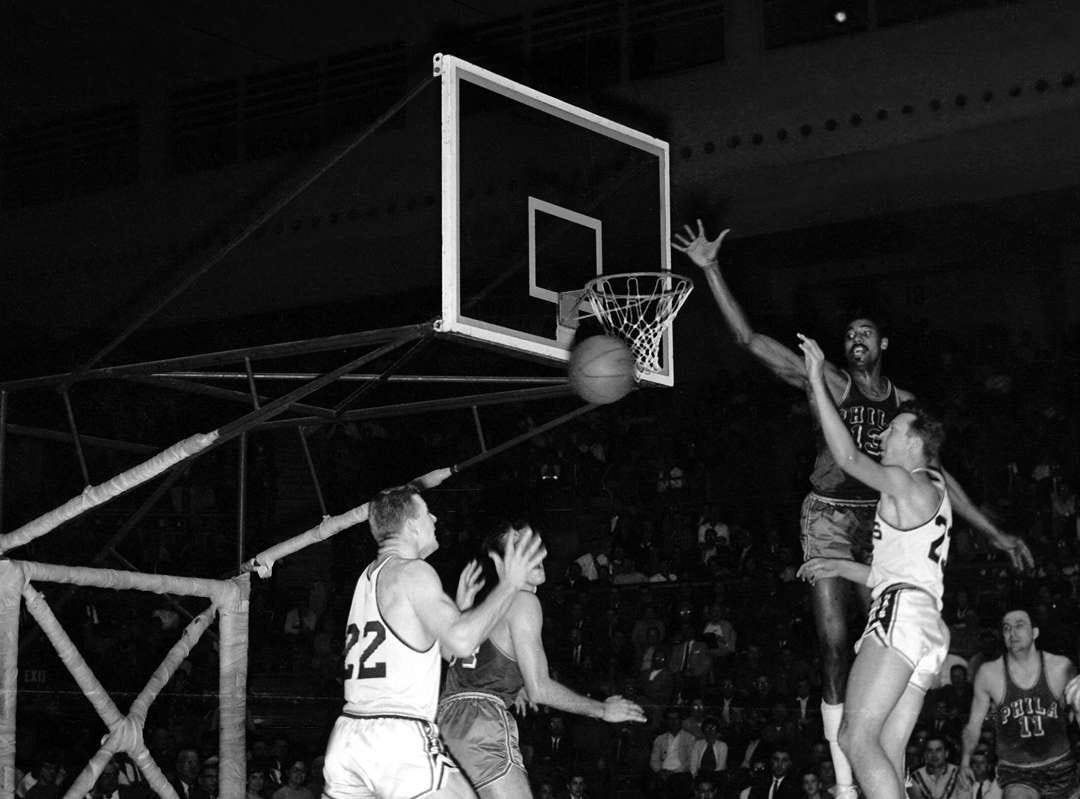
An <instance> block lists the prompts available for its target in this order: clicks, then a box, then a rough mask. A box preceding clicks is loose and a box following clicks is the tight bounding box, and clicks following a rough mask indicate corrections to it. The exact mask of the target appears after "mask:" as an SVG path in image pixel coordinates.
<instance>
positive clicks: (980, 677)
mask: <svg viewBox="0 0 1080 799" xmlns="http://www.w3.org/2000/svg"><path fill="white" fill-rule="evenodd" d="M993 662H996V661H991V663H993ZM990 665H991V664H990V663H987V664H985V665H983V666H982V667H981V668H980V669H979V670H978V671H977V672H975V683H974V685H973V686H972V698H971V713H970V714H968V721H967V725H966V726H965V727H964V732H963V734H962V735H961V736H960V746H961V749H960V773H961V775H962V776H963V778H964V780H965V781H966V782H967V783H968V784H971V783H972V782H974V780H975V775H974V774H972V772H971V754H972V752H974V751H975V747H976V746H978V744H979V733H980V732H982V723H983V719H985V718H986V714H987V713H988V712H989V710H990V703H991V701H992V700H993V696H992V695H991V693H990V685H991V682H992V681H993V679H994V676H995V675H992V674H991V672H992V671H994V672H996V669H993V668H991V667H990Z"/></svg>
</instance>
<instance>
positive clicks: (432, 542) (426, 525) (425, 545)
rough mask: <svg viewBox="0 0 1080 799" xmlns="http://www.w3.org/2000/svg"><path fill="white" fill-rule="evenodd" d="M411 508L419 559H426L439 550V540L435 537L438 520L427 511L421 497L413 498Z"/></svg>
mask: <svg viewBox="0 0 1080 799" xmlns="http://www.w3.org/2000/svg"><path fill="white" fill-rule="evenodd" d="M413 507H414V512H413V517H412V523H413V525H414V526H415V529H416V532H417V536H418V538H419V542H420V557H422V558H426V557H427V556H428V555H430V554H431V553H432V552H434V551H435V550H436V549H438V548H439V540H438V539H437V538H436V537H435V522H437V521H438V518H437V517H436V516H435V514H434V513H432V512H431V511H430V510H428V506H427V503H426V502H424V500H423V498H422V497H413Z"/></svg>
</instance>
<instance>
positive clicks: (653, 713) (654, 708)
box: [637, 647, 675, 729]
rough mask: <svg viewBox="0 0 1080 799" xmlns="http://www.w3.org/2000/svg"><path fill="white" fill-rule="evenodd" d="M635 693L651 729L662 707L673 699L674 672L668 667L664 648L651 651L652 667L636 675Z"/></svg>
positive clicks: (656, 721) (655, 723) (657, 720)
mask: <svg viewBox="0 0 1080 799" xmlns="http://www.w3.org/2000/svg"><path fill="white" fill-rule="evenodd" d="M637 694H638V695H639V696H640V697H641V706H642V707H643V708H644V709H645V715H646V716H647V717H648V722H647V724H648V726H649V728H650V729H651V728H653V727H655V726H656V725H657V723H658V722H659V720H660V713H661V712H663V709H664V708H665V707H667V706H668V705H670V704H671V703H672V702H673V701H674V700H675V672H673V671H672V670H671V669H670V668H669V667H668V655H667V651H666V650H664V649H662V648H659V647H658V648H657V649H656V650H655V651H654V652H653V659H652V668H650V669H649V670H648V671H644V672H642V673H641V675H640V676H639V677H638V690H637Z"/></svg>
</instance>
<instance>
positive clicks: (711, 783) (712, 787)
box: [693, 774, 721, 799]
mask: <svg viewBox="0 0 1080 799" xmlns="http://www.w3.org/2000/svg"><path fill="white" fill-rule="evenodd" d="M720 786H721V782H720V781H719V780H718V779H716V778H715V777H713V776H711V775H708V774H702V775H701V776H700V777H698V778H697V779H696V780H695V781H694V793H693V797H694V799H719V797H720Z"/></svg>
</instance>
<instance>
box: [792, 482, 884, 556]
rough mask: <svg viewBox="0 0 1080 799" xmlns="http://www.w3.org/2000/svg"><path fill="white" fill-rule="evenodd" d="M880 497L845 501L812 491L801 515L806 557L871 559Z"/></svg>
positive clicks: (801, 530)
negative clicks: (876, 510) (827, 497)
mask: <svg viewBox="0 0 1080 799" xmlns="http://www.w3.org/2000/svg"><path fill="white" fill-rule="evenodd" d="M876 507H877V500H867V501H866V502H865V503H863V502H853V503H845V502H839V501H836V500H830V499H825V498H824V497H820V496H818V495H817V494H814V493H812V492H811V493H810V494H807V495H806V499H805V500H803V505H802V513H801V515H800V525H799V526H800V533H801V537H802V549H803V560H810V559H811V558H841V559H843V560H853V561H856V562H857V563H869V562H870V556H871V555H872V554H873V552H874V537H873V536H874V510H875V508H876Z"/></svg>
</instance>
